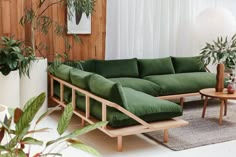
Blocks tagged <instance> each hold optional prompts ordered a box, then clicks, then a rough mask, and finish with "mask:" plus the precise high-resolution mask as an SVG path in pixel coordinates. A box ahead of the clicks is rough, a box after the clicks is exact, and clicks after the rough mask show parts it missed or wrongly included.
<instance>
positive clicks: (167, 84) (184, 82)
mask: <svg viewBox="0 0 236 157" xmlns="http://www.w3.org/2000/svg"><path fill="white" fill-rule="evenodd" d="M144 79H146V80H149V81H152V82H154V83H156V84H158V85H159V86H160V87H161V93H160V95H173V94H185V93H194V92H198V91H199V90H200V89H203V88H213V87H215V84H216V75H215V74H212V73H208V72H194V73H179V74H169V75H155V76H154V75H153V76H147V77H145V78H144Z"/></svg>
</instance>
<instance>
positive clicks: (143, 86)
mask: <svg viewBox="0 0 236 157" xmlns="http://www.w3.org/2000/svg"><path fill="white" fill-rule="evenodd" d="M109 80H111V81H113V82H117V83H120V84H121V85H122V87H129V88H132V89H134V90H137V91H140V92H143V93H146V94H149V95H152V96H158V95H159V94H160V92H161V87H160V86H159V85H157V84H155V83H153V82H151V81H148V80H145V79H140V78H130V77H121V78H110V79H109Z"/></svg>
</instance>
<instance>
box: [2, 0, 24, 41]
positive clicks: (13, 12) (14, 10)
mask: <svg viewBox="0 0 236 157" xmlns="http://www.w3.org/2000/svg"><path fill="white" fill-rule="evenodd" d="M23 11H24V1H23V0H19V1H18V0H17V1H16V0H0V36H11V35H15V37H16V38H17V39H20V40H24V39H25V33H24V27H22V26H21V25H20V23H19V21H20V18H21V16H22V15H23Z"/></svg>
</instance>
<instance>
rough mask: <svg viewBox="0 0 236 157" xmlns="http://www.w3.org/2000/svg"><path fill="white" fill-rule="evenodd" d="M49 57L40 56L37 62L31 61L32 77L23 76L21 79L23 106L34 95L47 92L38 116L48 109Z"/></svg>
mask: <svg viewBox="0 0 236 157" xmlns="http://www.w3.org/2000/svg"><path fill="white" fill-rule="evenodd" d="M47 64H48V62H47V59H46V58H45V59H43V58H38V59H37V60H36V61H35V62H32V63H31V68H30V78H28V77H27V76H22V77H21V79H20V103H21V108H23V107H24V105H25V103H26V102H27V101H28V100H29V99H30V98H32V97H34V96H37V95H39V94H40V93H42V92H45V93H46V99H45V102H44V104H43V106H42V108H41V109H40V110H39V112H38V114H37V116H40V115H41V114H43V113H44V112H46V111H47V106H48V101H47V100H48V99H47V91H48V89H47Z"/></svg>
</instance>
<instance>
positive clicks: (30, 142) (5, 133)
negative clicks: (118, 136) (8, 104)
mask: <svg viewBox="0 0 236 157" xmlns="http://www.w3.org/2000/svg"><path fill="white" fill-rule="evenodd" d="M45 97H46V96H45V93H41V94H40V95H38V96H37V97H33V98H31V99H30V100H28V101H27V103H26V104H25V105H24V109H23V110H21V109H19V108H16V109H14V110H11V109H9V111H10V112H9V115H10V116H5V118H4V120H3V121H0V122H1V124H2V125H1V126H0V156H1V157H29V156H32V157H46V156H62V154H60V152H58V149H57V148H58V147H57V146H59V147H60V146H61V144H63V145H64V144H66V147H63V148H67V147H73V148H76V149H80V150H83V151H86V152H89V153H91V154H93V155H95V156H99V155H100V154H99V153H98V152H97V151H96V150H95V149H93V148H91V147H89V146H87V145H85V144H83V143H81V142H80V141H78V140H77V139H75V138H76V137H78V136H80V135H82V134H85V133H87V132H89V131H92V130H94V129H96V128H98V127H102V126H104V125H106V124H107V122H98V123H95V124H92V125H87V126H86V127H84V128H80V129H76V130H74V131H72V132H71V133H69V134H65V131H66V129H67V127H68V125H69V123H70V120H71V117H72V115H73V106H72V104H68V105H67V106H66V107H65V109H64V112H63V113H62V116H61V117H60V119H59V122H58V125H57V133H58V138H56V139H54V140H50V141H42V140H41V139H40V138H38V137H40V136H33V135H34V134H35V133H37V134H38V133H40V132H45V131H49V128H41V129H39V128H37V127H36V126H37V124H39V122H41V121H42V119H43V118H44V117H46V116H47V115H48V114H50V113H52V112H53V111H54V110H55V109H54V110H51V111H47V112H46V113H44V114H43V115H42V116H41V117H39V119H38V120H33V119H34V117H35V115H36V113H37V112H38V111H39V109H40V108H41V107H42V105H43V102H44V101H45ZM32 146H40V148H39V147H37V151H36V152H35V151H34V152H33V151H32V149H31V147H32ZM64 146H65V145H64Z"/></svg>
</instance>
